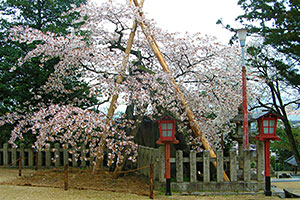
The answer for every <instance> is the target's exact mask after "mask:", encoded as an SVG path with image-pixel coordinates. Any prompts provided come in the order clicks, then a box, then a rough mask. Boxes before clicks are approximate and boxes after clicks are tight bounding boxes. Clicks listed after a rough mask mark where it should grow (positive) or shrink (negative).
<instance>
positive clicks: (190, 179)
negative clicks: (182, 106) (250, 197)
mask: <svg viewBox="0 0 300 200" xmlns="http://www.w3.org/2000/svg"><path fill="white" fill-rule="evenodd" d="M263 145H264V144H263V143H262V142H260V141H259V142H257V146H256V147H257V150H256V152H250V151H247V150H246V151H242V152H240V154H238V153H237V151H236V150H232V151H230V155H229V157H224V156H223V152H222V151H217V152H216V158H211V157H210V156H209V152H208V151H204V152H203V153H202V155H201V156H200V157H197V154H196V152H194V151H191V152H190V153H189V156H188V157H183V152H182V151H180V150H178V151H176V156H175V157H174V158H171V159H170V163H171V174H172V175H173V176H172V177H171V180H172V188H173V189H175V190H177V191H185V192H186V191H203V190H204V191H258V190H261V189H263V188H264V176H263V170H264V150H263V149H264V148H263V147H264V146H263ZM138 153H139V159H138V166H145V165H150V164H151V163H154V162H156V161H159V162H158V164H157V165H156V166H155V169H154V177H155V178H156V179H157V180H158V186H160V187H164V183H165V178H164V170H165V167H164V165H165V164H164V162H165V158H164V156H165V155H164V147H163V146H161V147H160V148H159V149H154V148H149V147H143V146H139V149H138ZM212 162H216V163H217V166H216V167H214V166H213V165H212ZM251 162H252V163H255V167H253V168H251ZM223 170H225V171H226V173H227V175H228V177H229V178H230V181H229V182H228V181H224V176H223ZM141 173H142V174H144V175H145V176H149V169H143V170H141Z"/></svg>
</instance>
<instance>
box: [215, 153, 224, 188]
mask: <svg viewBox="0 0 300 200" xmlns="http://www.w3.org/2000/svg"><path fill="white" fill-rule="evenodd" d="M223 169H224V159H223V151H222V150H218V151H217V182H218V183H221V182H224V175H223Z"/></svg>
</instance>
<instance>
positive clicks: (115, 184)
mask: <svg viewBox="0 0 300 200" xmlns="http://www.w3.org/2000/svg"><path fill="white" fill-rule="evenodd" d="M278 187H279V186H278ZM285 187H286V184H285ZM69 188H70V189H69V190H67V191H65V190H64V170H63V168H59V169H51V170H39V171H35V170H29V169H25V170H23V172H22V176H21V177H19V176H18V170H17V169H3V168H0V199H1V200H2V199H3V200H6V199H8V200H18V199H22V200H24V199H30V200H48V199H50V200H51V199H53V200H75V199H76V200H77V199H79V200H81V199H82V200H86V199H99V200H104V199H105V200H107V199H125V200H126V199H128V200H137V199H141V200H142V199H149V185H148V180H147V179H145V178H143V177H142V176H139V175H136V174H127V175H126V176H124V177H120V178H118V179H113V178H112V175H111V174H110V173H109V172H106V171H100V172H98V173H96V174H92V173H91V171H90V170H81V169H77V168H70V169H69ZM154 196H155V199H178V200H181V199H183V200H185V199H186V200H195V199H200V200H201V199H203V200H204V199H206V200H235V199H239V198H243V200H255V199H262V200H271V199H280V198H279V197H275V196H272V197H265V196H264V195H263V194H256V195H223V196H221V195H217V196H182V195H181V194H176V193H173V194H172V196H165V195H164V193H163V192H160V191H155V193H154Z"/></svg>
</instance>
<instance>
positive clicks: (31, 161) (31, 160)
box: [28, 148, 34, 167]
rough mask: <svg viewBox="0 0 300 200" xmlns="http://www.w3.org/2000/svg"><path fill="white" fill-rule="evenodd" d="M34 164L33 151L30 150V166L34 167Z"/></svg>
mask: <svg viewBox="0 0 300 200" xmlns="http://www.w3.org/2000/svg"><path fill="white" fill-rule="evenodd" d="M33 163H34V156H33V149H32V148H28V166H29V167H33Z"/></svg>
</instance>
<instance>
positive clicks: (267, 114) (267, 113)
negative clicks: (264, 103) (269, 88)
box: [254, 110, 282, 120]
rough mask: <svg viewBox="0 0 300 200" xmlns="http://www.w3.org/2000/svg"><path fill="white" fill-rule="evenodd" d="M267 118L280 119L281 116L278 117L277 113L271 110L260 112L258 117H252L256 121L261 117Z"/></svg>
mask: <svg viewBox="0 0 300 200" xmlns="http://www.w3.org/2000/svg"><path fill="white" fill-rule="evenodd" d="M267 116H274V117H277V118H279V119H282V116H281V115H279V114H278V113H276V112H274V111H272V110H265V111H264V112H261V113H259V114H258V115H256V116H255V117H254V119H256V120H258V119H260V118H262V117H267Z"/></svg>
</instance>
